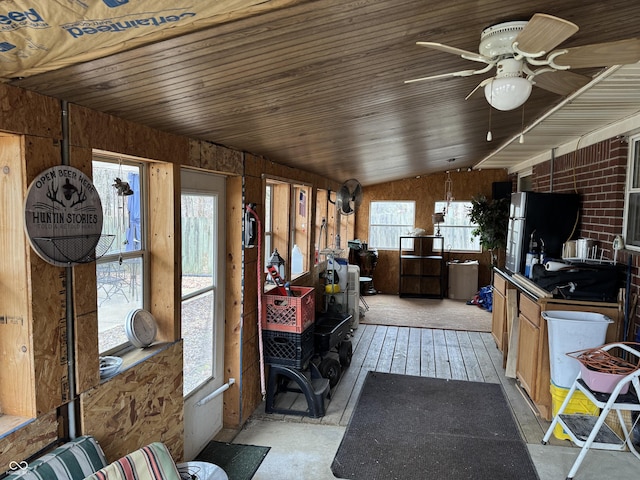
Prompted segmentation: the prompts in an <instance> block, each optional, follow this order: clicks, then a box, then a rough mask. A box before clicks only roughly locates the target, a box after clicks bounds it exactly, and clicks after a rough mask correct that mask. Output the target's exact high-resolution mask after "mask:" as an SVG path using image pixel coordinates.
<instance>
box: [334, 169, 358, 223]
mask: <svg viewBox="0 0 640 480" xmlns="http://www.w3.org/2000/svg"><path fill="white" fill-rule="evenodd" d="M361 203H362V185H360V182H358V180H356V179H355V178H352V179H349V180H347V181H346V182H344V183H343V184H342V186H341V187H340V190H338V192H337V193H336V208H337V209H338V212H340V214H341V215H351V214H353V213H355V212H356V210H357V209H358V207H359V206H360V204H361Z"/></svg>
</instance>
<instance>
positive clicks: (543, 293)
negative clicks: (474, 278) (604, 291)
mask: <svg viewBox="0 0 640 480" xmlns="http://www.w3.org/2000/svg"><path fill="white" fill-rule="evenodd" d="M493 271H494V273H495V274H496V275H500V276H501V277H502V278H504V279H505V280H506V281H507V282H509V283H511V284H512V285H514V286H515V287H516V288H517V289H518V290H520V291H521V292H523V293H525V294H526V295H527V296H529V297H530V298H531V299H532V300H534V301H535V302H539V303H544V302H548V301H554V302H562V303H567V304H587V303H595V304H598V305H602V306H617V305H618V302H605V301H599V300H570V299H565V298H561V297H560V298H557V297H554V295H553V294H552V293H551V292H549V291H548V290H545V289H544V288H542V287H540V286H539V285H537V284H536V283H535V282H534V281H533V280H530V279H529V278H527V277H525V276H524V275H522V274H520V273H513V274H512V273H510V272H508V271H506V270H502V269H500V268H497V267H494V268H493Z"/></svg>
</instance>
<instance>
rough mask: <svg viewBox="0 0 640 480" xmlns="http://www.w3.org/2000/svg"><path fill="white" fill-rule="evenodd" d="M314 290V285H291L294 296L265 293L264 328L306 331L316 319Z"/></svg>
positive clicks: (263, 301) (263, 306) (263, 303)
mask: <svg viewBox="0 0 640 480" xmlns="http://www.w3.org/2000/svg"><path fill="white" fill-rule="evenodd" d="M314 290H315V289H314V288H312V287H291V291H292V292H293V295H294V296H292V297H288V296H282V295H270V294H268V293H265V294H264V295H263V296H262V328H263V329H264V330H276V331H279V332H293V333H302V332H304V331H305V330H306V329H307V327H309V326H310V325H312V324H313V322H314V320H315V315H316V306H315V304H316V301H315V293H314Z"/></svg>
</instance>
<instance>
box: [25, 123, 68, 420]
mask: <svg viewBox="0 0 640 480" xmlns="http://www.w3.org/2000/svg"><path fill="white" fill-rule="evenodd" d="M61 162H62V159H61V154H60V144H59V142H56V141H53V140H52V139H49V138H41V137H34V136H27V137H25V167H26V180H27V185H29V184H30V183H31V181H32V180H33V179H34V178H35V177H36V176H37V175H38V174H39V173H40V172H42V171H43V170H45V169H47V168H50V167H53V166H56V165H60V164H61ZM28 259H29V268H30V276H31V292H30V294H31V312H32V335H33V348H34V359H35V364H34V375H35V382H36V383H35V384H36V385H37V389H36V405H37V412H38V414H42V413H45V412H49V411H51V410H52V409H54V408H56V407H58V406H60V405H61V404H62V403H64V402H66V401H68V400H69V379H68V370H67V343H66V341H67V339H66V289H67V285H66V279H65V269H64V268H61V267H56V266H54V265H51V264H49V263H47V262H45V261H44V260H42V259H41V258H40V257H38V255H36V254H35V253H34V251H33V250H32V249H30V250H29V252H28Z"/></svg>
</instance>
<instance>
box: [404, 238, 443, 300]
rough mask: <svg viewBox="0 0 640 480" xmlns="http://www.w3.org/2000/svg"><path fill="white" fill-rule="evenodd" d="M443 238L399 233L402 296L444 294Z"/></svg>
mask: <svg viewBox="0 0 640 480" xmlns="http://www.w3.org/2000/svg"><path fill="white" fill-rule="evenodd" d="M443 249H444V238H443V237H440V236H422V237H400V258H399V262H400V266H399V280H398V283H399V284H398V294H399V295H400V296H401V297H431V298H443V297H444V290H445V263H444V250H443Z"/></svg>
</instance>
